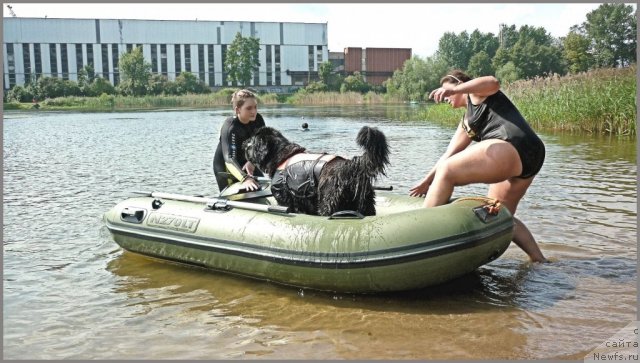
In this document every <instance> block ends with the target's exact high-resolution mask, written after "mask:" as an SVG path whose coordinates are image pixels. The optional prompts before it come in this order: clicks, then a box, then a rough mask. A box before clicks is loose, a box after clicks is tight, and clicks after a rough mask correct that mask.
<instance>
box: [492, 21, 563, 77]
mask: <svg viewBox="0 0 640 363" xmlns="http://www.w3.org/2000/svg"><path fill="white" fill-rule="evenodd" d="M514 29H515V27H506V26H503V27H502V34H503V43H504V44H503V45H502V46H501V47H500V48H498V50H497V51H496V55H495V56H494V57H493V60H492V65H493V68H494V69H496V70H499V69H501V68H502V67H504V66H505V65H506V64H507V63H509V62H512V63H513V65H514V66H515V67H516V68H517V69H518V74H519V76H520V77H522V78H531V77H535V76H541V75H546V74H552V73H559V74H564V73H565V62H564V59H563V57H562V51H561V48H560V44H559V43H557V42H556V41H555V39H554V38H553V37H552V36H551V35H549V34H548V33H547V31H546V30H545V29H544V28H542V27H539V28H536V27H532V26H529V25H523V26H522V27H520V29H519V30H518V31H517V33H513V31H514ZM516 34H517V40H516V41H515V43H512V42H513V40H514V35H516ZM505 37H506V38H508V39H507V40H505V39H504V38H505ZM511 43H512V44H511ZM505 44H511V45H510V46H507V45H505Z"/></svg>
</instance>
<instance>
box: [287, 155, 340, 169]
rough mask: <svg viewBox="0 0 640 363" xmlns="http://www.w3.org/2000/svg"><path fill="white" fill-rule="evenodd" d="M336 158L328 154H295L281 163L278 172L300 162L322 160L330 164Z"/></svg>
mask: <svg viewBox="0 0 640 363" xmlns="http://www.w3.org/2000/svg"><path fill="white" fill-rule="evenodd" d="M335 157H336V156H335V155H328V154H307V153H300V154H295V155H293V156H292V157H290V158H288V159H287V160H285V161H283V162H282V163H280V165H278V169H277V170H283V169H284V168H286V167H287V165H289V164H293V163H297V162H299V161H305V160H322V161H324V162H329V161H331V160H333V159H334V158H335Z"/></svg>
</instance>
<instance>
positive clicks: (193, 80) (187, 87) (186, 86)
mask: <svg viewBox="0 0 640 363" xmlns="http://www.w3.org/2000/svg"><path fill="white" fill-rule="evenodd" d="M175 83H176V85H177V86H178V88H179V89H180V94H185V93H205V92H206V90H210V89H209V87H207V86H206V85H204V84H203V83H202V82H200V80H199V79H198V77H196V76H195V75H194V74H193V73H191V72H182V73H180V75H179V76H178V77H176V81H175Z"/></svg>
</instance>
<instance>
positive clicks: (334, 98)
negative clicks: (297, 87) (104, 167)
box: [287, 92, 403, 105]
mask: <svg viewBox="0 0 640 363" xmlns="http://www.w3.org/2000/svg"><path fill="white" fill-rule="evenodd" d="M287 103H291V104H294V105H360V104H384V103H403V101H402V100H401V99H399V98H395V97H389V96H388V95H381V94H378V93H375V92H368V93H366V94H361V93H358V92H344V93H340V92H315V93H306V92H298V93H295V94H293V95H292V96H290V97H289V98H288V99H287Z"/></svg>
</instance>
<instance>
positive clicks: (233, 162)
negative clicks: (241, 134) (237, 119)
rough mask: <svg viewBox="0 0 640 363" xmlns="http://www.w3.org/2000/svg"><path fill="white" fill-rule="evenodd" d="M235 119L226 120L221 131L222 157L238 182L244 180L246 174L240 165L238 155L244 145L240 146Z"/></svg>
mask: <svg viewBox="0 0 640 363" xmlns="http://www.w3.org/2000/svg"><path fill="white" fill-rule="evenodd" d="M233 124H234V123H233V119H232V118H230V119H227V120H225V122H224V124H223V125H222V130H220V143H221V144H222V156H223V157H224V164H225V166H226V168H227V170H228V171H229V173H231V175H233V177H234V178H236V179H237V180H242V179H243V178H244V177H245V175H246V173H245V172H243V171H242V165H240V164H239V163H238V159H237V153H238V152H242V145H238V143H239V142H238V141H239V138H238V135H237V132H236V130H234V127H233Z"/></svg>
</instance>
